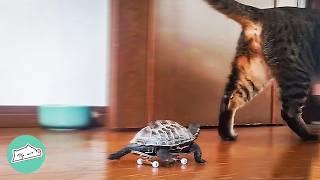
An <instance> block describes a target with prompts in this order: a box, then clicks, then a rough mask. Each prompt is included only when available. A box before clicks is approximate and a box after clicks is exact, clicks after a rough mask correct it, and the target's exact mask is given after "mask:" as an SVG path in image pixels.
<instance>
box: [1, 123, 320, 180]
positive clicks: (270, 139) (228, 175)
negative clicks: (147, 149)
mask: <svg viewBox="0 0 320 180" xmlns="http://www.w3.org/2000/svg"><path fill="white" fill-rule="evenodd" d="M237 130H238V133H239V139H238V141H236V142H222V141H220V139H219V138H218V136H217V132H216V130H202V132H201V134H200V138H199V139H198V140H197V142H198V143H199V144H200V146H201V147H202V150H203V157H204V159H206V160H207V163H206V164H205V165H197V164H195V163H194V161H193V159H192V157H191V156H190V157H189V164H188V165H187V166H180V165H178V164H177V165H175V166H173V167H171V168H159V169H154V168H152V167H150V166H140V167H139V166H137V165H136V163H135V160H136V156H133V155H128V156H126V157H124V158H123V159H121V160H120V161H108V160H106V157H107V155H108V154H109V153H110V152H112V151H115V150H118V149H119V148H121V147H122V146H123V145H125V144H126V143H127V142H128V141H129V140H130V139H131V138H132V136H133V134H134V132H114V131H112V132H110V131H106V130H104V129H93V130H88V131H74V132H52V131H47V130H42V129H9V128H4V129H0V179H32V180H35V179H45V180H49V179H90V180H91V179H112V180H113V179H125V178H126V179H135V180H138V179H144V180H146V179H158V178H159V179H175V180H177V179H196V180H198V179H204V180H207V179H237V180H238V179H244V180H247V179H320V158H319V148H320V143H310V142H309V143H307V142H302V141H300V139H299V138H297V137H296V136H295V135H294V134H293V133H292V132H291V131H290V130H289V129H288V128H287V127H257V128H239V129H237ZM22 134H30V135H33V136H36V137H37V138H39V139H40V140H41V141H42V142H43V143H44V144H45V146H46V148H47V157H46V161H45V163H44V165H43V166H42V167H41V168H40V169H39V170H38V171H36V172H35V173H33V174H28V175H22V174H18V173H16V172H15V171H14V170H13V169H11V167H10V166H9V165H8V163H7V160H6V149H7V145H8V143H9V142H10V141H11V140H12V139H13V138H14V137H15V136H18V135H22Z"/></svg>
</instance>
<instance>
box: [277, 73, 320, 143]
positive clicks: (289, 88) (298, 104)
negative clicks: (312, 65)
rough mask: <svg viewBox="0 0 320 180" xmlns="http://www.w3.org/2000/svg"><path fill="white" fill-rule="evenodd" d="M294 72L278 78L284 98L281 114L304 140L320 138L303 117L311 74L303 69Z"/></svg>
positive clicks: (282, 97) (283, 74) (282, 98)
mask: <svg viewBox="0 0 320 180" xmlns="http://www.w3.org/2000/svg"><path fill="white" fill-rule="evenodd" d="M291 72H292V71H291ZM293 72H296V73H295V74H293V73H290V72H287V73H282V76H281V77H280V78H279V80H278V84H279V86H280V94H281V100H282V110H281V116H282V118H283V120H284V121H286V123H287V124H288V126H289V127H290V128H291V129H292V130H293V131H294V132H295V133H296V134H297V135H298V136H300V137H301V138H302V139H303V140H319V135H317V134H313V133H312V132H311V130H310V129H309V128H308V127H307V125H306V123H305V121H304V120H303V118H302V112H303V107H304V105H305V102H306V100H307V97H308V94H309V89H310V79H309V75H307V74H306V73H302V72H301V71H293Z"/></svg>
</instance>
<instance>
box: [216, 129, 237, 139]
mask: <svg viewBox="0 0 320 180" xmlns="http://www.w3.org/2000/svg"><path fill="white" fill-rule="evenodd" d="M219 135H220V137H221V139H222V140H224V141H235V140H237V138H238V134H237V133H235V132H230V131H223V130H219Z"/></svg>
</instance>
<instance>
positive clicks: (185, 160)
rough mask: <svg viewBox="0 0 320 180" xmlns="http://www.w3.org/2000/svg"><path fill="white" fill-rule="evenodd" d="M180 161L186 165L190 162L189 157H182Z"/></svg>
mask: <svg viewBox="0 0 320 180" xmlns="http://www.w3.org/2000/svg"><path fill="white" fill-rule="evenodd" d="M180 163H181V164H183V165H186V164H187V163H188V159H186V158H182V159H180Z"/></svg>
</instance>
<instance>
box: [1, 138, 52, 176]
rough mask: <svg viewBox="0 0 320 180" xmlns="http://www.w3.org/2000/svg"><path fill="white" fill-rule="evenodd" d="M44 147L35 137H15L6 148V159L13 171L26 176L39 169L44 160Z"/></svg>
mask: <svg viewBox="0 0 320 180" xmlns="http://www.w3.org/2000/svg"><path fill="white" fill-rule="evenodd" d="M45 155H46V154H45V147H44V145H43V144H42V143H41V142H40V141H39V140H38V139H37V138H35V137H33V136H30V135H22V136H18V137H16V138H15V139H14V140H13V141H11V143H10V144H9V146H8V151H7V159H8V162H9V164H10V165H11V167H12V168H13V169H15V170H16V171H18V172H20V173H24V174H28V173H32V172H34V171H35V170H37V169H39V168H40V166H41V164H42V163H43V162H44V159H45Z"/></svg>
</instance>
